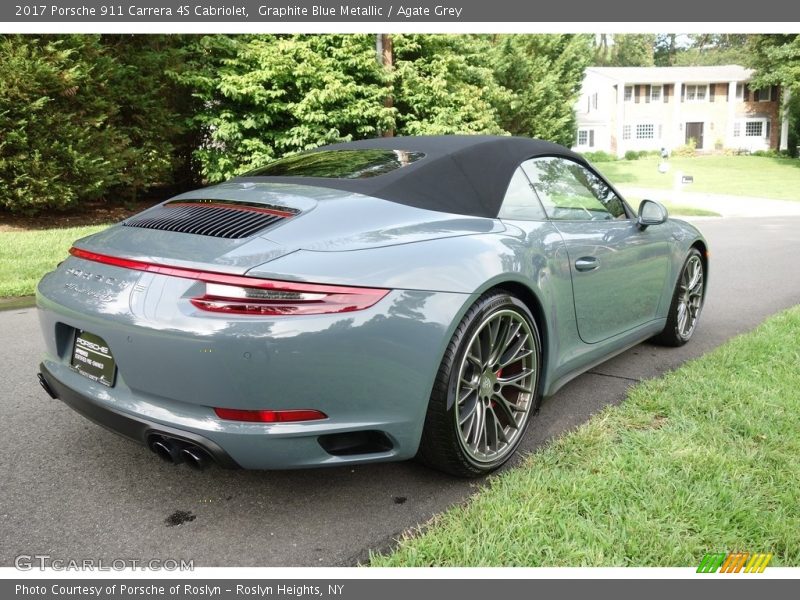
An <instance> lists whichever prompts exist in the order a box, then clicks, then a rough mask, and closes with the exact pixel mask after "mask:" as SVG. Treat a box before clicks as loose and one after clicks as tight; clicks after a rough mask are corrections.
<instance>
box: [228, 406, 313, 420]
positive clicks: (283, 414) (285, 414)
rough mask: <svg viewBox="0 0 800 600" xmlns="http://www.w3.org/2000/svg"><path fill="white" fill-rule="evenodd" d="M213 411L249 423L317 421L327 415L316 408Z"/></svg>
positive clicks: (230, 418)
mask: <svg viewBox="0 0 800 600" xmlns="http://www.w3.org/2000/svg"><path fill="white" fill-rule="evenodd" d="M214 412H215V413H216V414H217V416H218V417H219V418H220V419H224V420H226V421H247V422H249V423H297V422H299V421H318V420H319V419H327V418H328V415H326V414H325V413H323V412H320V411H318V410H310V409H302V410H242V409H238V408H215V409H214Z"/></svg>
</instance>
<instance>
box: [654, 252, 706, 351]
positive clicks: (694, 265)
mask: <svg viewBox="0 0 800 600" xmlns="http://www.w3.org/2000/svg"><path fill="white" fill-rule="evenodd" d="M705 285H706V282H705V263H704V262H703V258H702V255H701V254H700V251H699V250H698V249H697V248H691V249H690V250H689V253H688V255H687V257H686V260H685V261H684V263H683V267H682V268H681V272H680V276H679V277H678V281H677V283H676V284H675V291H674V292H673V294H672V303H671V304H670V307H669V312H668V313H667V322H666V324H665V325H664V329H663V330H662V331H661V333H659V334H658V335H657V336H655V337H654V338H653V341H654V342H657V343H659V344H664V345H666V346H683V345H684V344H685V343H686V342H688V341H689V340H690V339H691V337H692V334H693V333H694V330H695V329H696V328H697V321H698V319H699V318H700V311H701V310H702V309H703V301H704V299H705V298H704V295H705Z"/></svg>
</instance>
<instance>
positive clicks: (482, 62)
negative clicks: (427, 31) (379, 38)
mask: <svg viewBox="0 0 800 600" xmlns="http://www.w3.org/2000/svg"><path fill="white" fill-rule="evenodd" d="M393 43H394V72H393V86H394V106H395V108H396V109H397V116H396V119H397V133H398V134H400V135H441V134H453V133H503V132H504V130H503V127H502V126H501V125H500V123H499V117H498V109H497V107H498V106H500V105H503V104H504V103H505V102H507V101H508V99H509V98H510V94H509V92H508V91H507V90H505V89H503V88H502V87H501V86H500V85H498V82H497V80H496V79H495V76H494V72H493V70H492V62H491V56H490V54H491V50H492V46H491V43H490V41H489V39H488V38H486V37H484V36H473V35H395V36H393Z"/></svg>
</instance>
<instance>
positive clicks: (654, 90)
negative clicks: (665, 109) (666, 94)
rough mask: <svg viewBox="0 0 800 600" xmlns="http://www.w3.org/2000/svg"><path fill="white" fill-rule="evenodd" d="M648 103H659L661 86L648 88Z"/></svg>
mask: <svg viewBox="0 0 800 600" xmlns="http://www.w3.org/2000/svg"><path fill="white" fill-rule="evenodd" d="M650 102H661V86H660V85H651V86H650Z"/></svg>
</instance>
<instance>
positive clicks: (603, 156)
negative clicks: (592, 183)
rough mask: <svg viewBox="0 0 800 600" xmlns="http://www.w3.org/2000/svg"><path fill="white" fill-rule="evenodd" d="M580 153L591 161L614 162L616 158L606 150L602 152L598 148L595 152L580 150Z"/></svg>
mask: <svg viewBox="0 0 800 600" xmlns="http://www.w3.org/2000/svg"><path fill="white" fill-rule="evenodd" d="M581 154H582V155H583V157H584V158H585V159H586V160H588V161H589V162H591V163H604V162H614V161H615V160H617V157H616V156H614V155H613V154H609V153H608V152H603V151H602V150H598V151H597V152H582V153H581Z"/></svg>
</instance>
